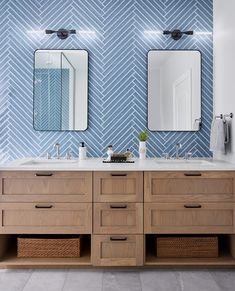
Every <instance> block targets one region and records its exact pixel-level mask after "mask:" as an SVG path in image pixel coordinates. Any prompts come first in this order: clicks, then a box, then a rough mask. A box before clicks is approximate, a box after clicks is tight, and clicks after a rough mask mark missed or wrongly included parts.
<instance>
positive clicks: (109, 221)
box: [93, 203, 143, 234]
mask: <svg viewBox="0 0 235 291" xmlns="http://www.w3.org/2000/svg"><path fill="white" fill-rule="evenodd" d="M93 225H94V233H96V234H107V233H110V234H123V233H125V234H128V233H129V234H142V233H143V203H94V218H93Z"/></svg>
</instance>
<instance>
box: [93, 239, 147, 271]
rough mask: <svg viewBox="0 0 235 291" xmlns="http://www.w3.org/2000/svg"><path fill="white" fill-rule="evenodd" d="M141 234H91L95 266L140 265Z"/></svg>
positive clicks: (141, 251)
mask: <svg viewBox="0 0 235 291" xmlns="http://www.w3.org/2000/svg"><path fill="white" fill-rule="evenodd" d="M143 244H144V242H143V235H93V236H92V264H93V265H95V266H142V265H143V256H144V255H143V250H144V246H143Z"/></svg>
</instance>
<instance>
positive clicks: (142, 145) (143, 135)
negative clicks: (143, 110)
mask: <svg viewBox="0 0 235 291" xmlns="http://www.w3.org/2000/svg"><path fill="white" fill-rule="evenodd" d="M148 137H149V134H148V131H147V130H146V129H145V130H144V131H141V132H140V133H139V134H138V139H139V158H140V159H141V160H144V159H145V158H146V141H147V139H148Z"/></svg>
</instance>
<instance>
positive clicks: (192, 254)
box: [156, 236, 219, 258]
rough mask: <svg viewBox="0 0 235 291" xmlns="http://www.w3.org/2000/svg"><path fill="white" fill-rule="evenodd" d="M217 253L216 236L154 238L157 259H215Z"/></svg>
mask: <svg viewBox="0 0 235 291" xmlns="http://www.w3.org/2000/svg"><path fill="white" fill-rule="evenodd" d="M218 252H219V247H218V236H198V237H186V236H185V237H184V236H180V237H156V255H157V257H159V258H216V257H218V255H219V253H218Z"/></svg>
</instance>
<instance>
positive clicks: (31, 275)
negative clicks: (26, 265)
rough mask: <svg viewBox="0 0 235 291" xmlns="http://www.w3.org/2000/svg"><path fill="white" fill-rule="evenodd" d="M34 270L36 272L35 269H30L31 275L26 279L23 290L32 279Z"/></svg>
mask: <svg viewBox="0 0 235 291" xmlns="http://www.w3.org/2000/svg"><path fill="white" fill-rule="evenodd" d="M33 272H34V270H33V269H31V271H30V276H29V277H28V279H27V280H26V282H25V284H24V286H23V287H22V289H21V291H24V289H25V287H26V285H27V284H28V282H29V280H30V279H31V277H32V274H33Z"/></svg>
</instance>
